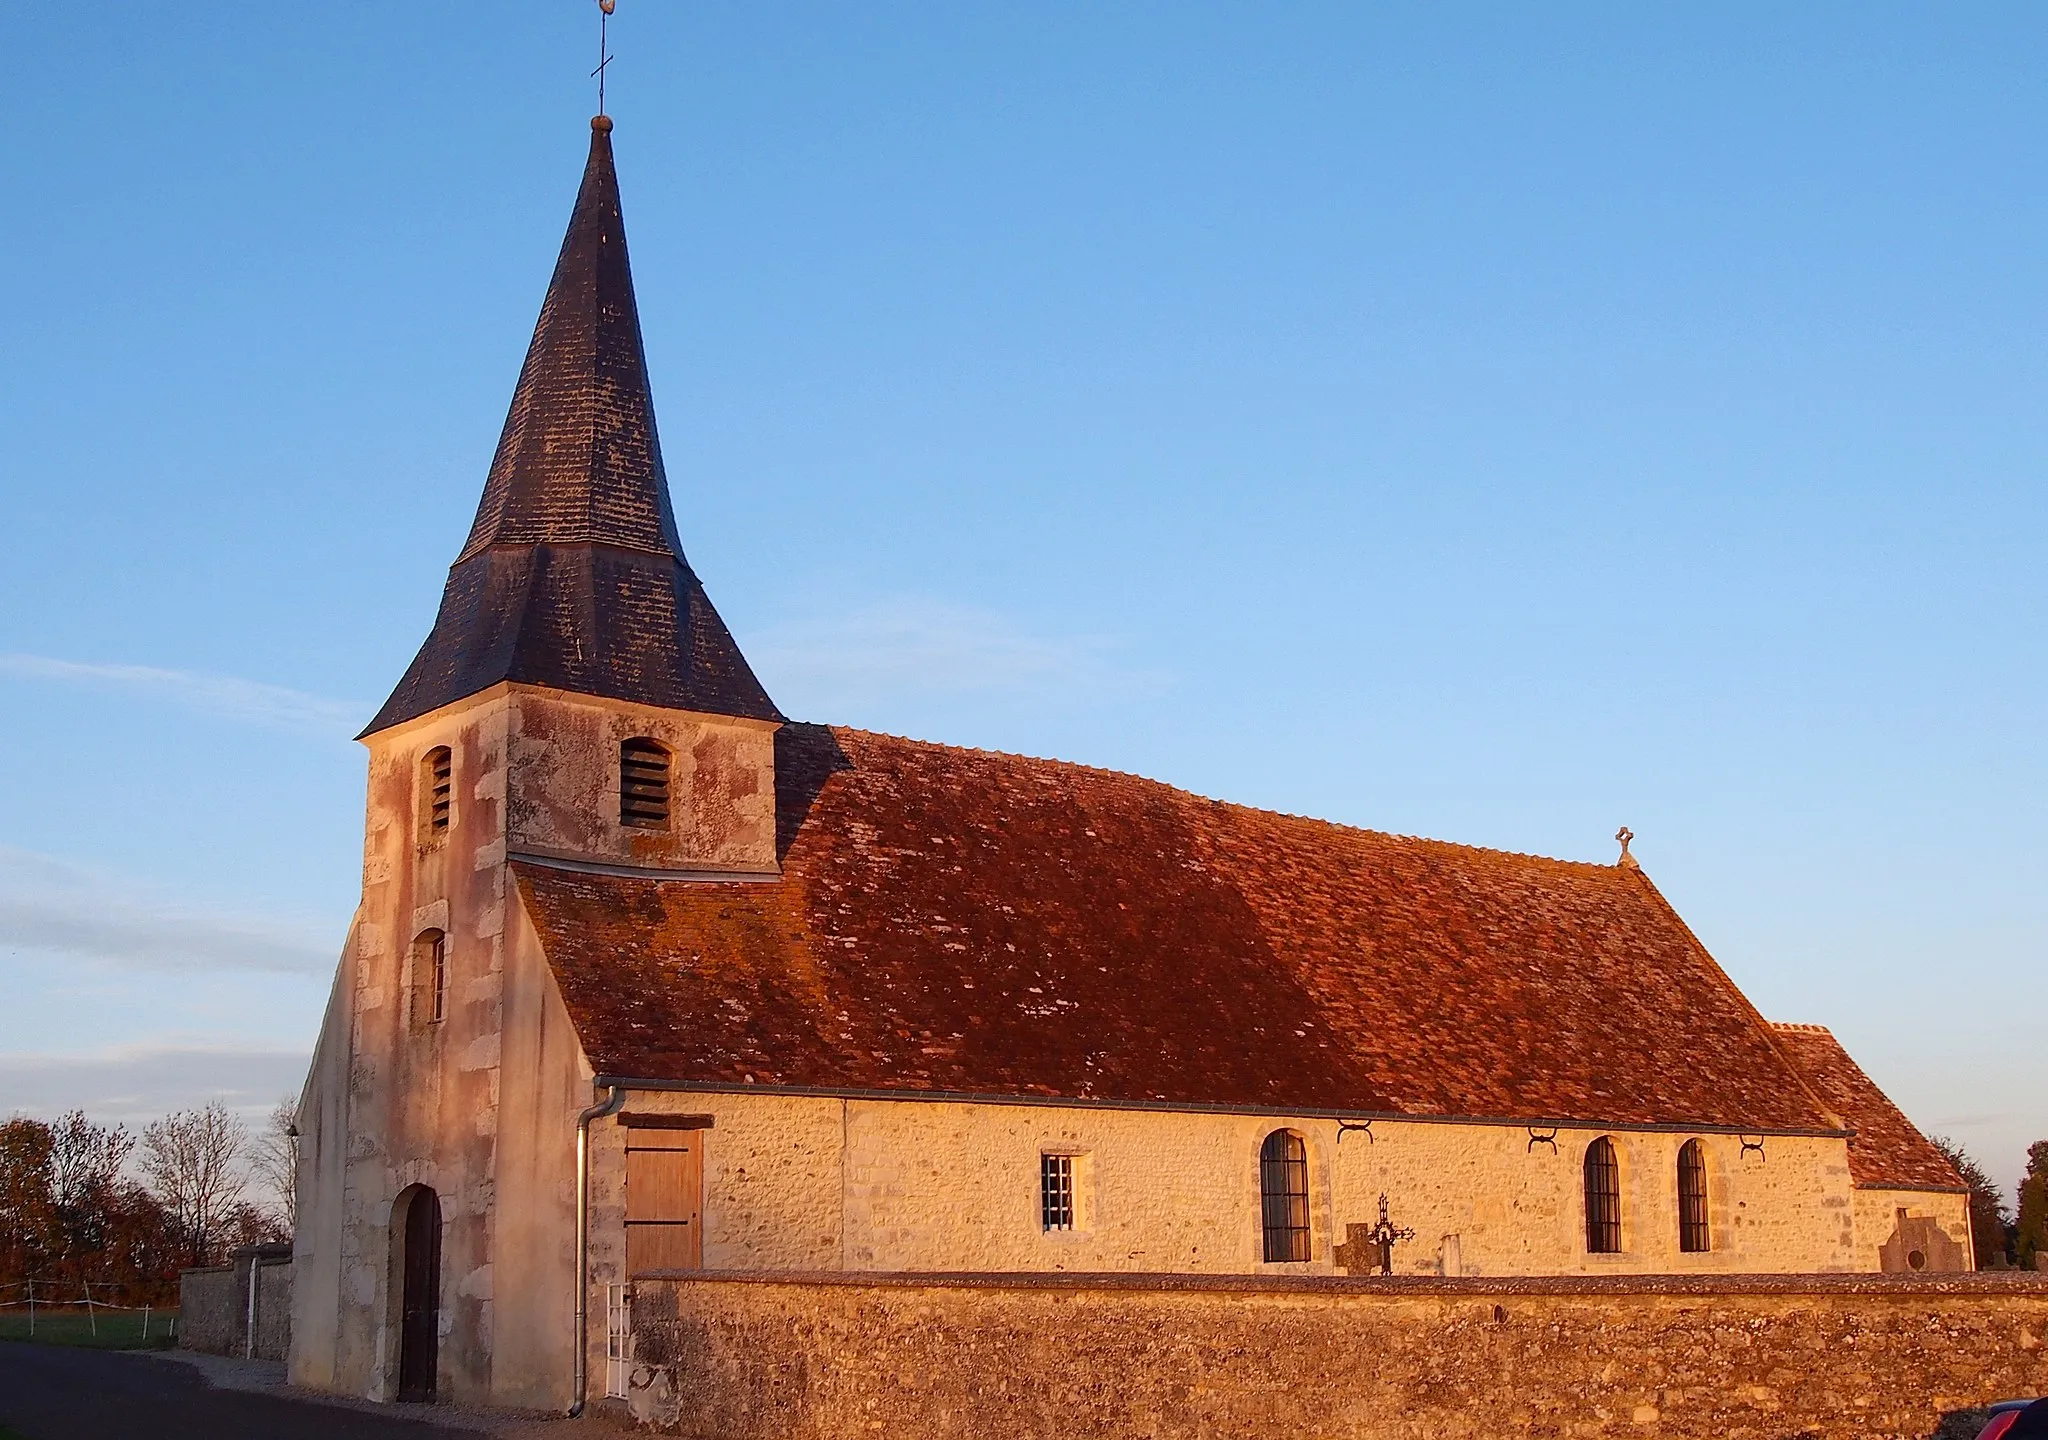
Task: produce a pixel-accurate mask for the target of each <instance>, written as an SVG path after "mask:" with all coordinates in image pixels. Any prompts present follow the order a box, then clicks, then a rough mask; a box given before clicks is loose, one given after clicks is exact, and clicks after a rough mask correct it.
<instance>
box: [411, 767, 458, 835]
mask: <svg viewBox="0 0 2048 1440" xmlns="http://www.w3.org/2000/svg"><path fill="white" fill-rule="evenodd" d="M454 782H455V756H454V754H453V753H452V752H451V751H450V750H449V749H448V747H447V746H446V745H436V746H435V747H434V748H433V749H431V750H429V751H428V752H427V753H426V754H424V755H422V756H421V757H420V841H421V843H422V844H426V845H434V844H438V843H440V841H441V840H442V838H443V837H444V836H446V835H447V833H448V821H449V818H450V817H451V816H452V815H453V813H454V799H455V783H454Z"/></svg>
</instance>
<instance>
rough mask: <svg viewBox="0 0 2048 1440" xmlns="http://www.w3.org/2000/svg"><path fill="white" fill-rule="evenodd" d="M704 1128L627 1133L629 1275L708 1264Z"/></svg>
mask: <svg viewBox="0 0 2048 1440" xmlns="http://www.w3.org/2000/svg"><path fill="white" fill-rule="evenodd" d="M703 1136H704V1132H703V1131H702V1130H652V1129H633V1130H628V1131H627V1132H626V1274H627V1276H628V1277H632V1276H637V1275H645V1274H648V1273H649V1272H651V1271H658V1270H696V1269H700V1268H702V1266H703V1264H704V1216H703V1191H704V1151H703Z"/></svg>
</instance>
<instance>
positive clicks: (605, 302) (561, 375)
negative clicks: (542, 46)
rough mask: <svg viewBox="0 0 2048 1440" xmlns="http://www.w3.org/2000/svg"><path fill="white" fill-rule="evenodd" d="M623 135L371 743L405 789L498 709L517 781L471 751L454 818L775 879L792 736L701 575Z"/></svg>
mask: <svg viewBox="0 0 2048 1440" xmlns="http://www.w3.org/2000/svg"><path fill="white" fill-rule="evenodd" d="M611 134H612V122H611V120H610V118H609V117H607V116H603V115H600V116H598V117H597V118H595V119H594V120H592V121H591V136H590V159H589V163H588V164H587V165H586V166H585V167H584V171H583V183H582V186H581V188H580V189H579V190H578V192H577V196H576V206H575V210H574V212H573V213H572V215H571V216H570V220H569V232H568V235H567V236H566V238H565V239H564V240H563V242H562V252H561V256H560V258H559V259H558V260H557V261H556V263H555V272H554V276H553V278H552V279H551V280H550V282H549V284H548V292H547V298H546V299H545V300H544V301H543V302H542V305H541V311H540V319H539V321H538V323H537V324H536V325H535V326H534V332H533V342H532V344H531V345H530V346H529V347H528V350H527V353H526V363H525V364H524V366H522V367H521V369H520V373H519V383H518V386H517V388H516V389H515V390H514V391H513V394H512V406H511V410H510V413H508V414H507V415H506V417H505V429H504V433H503V435H502V436H501V437H500V439H499V441H498V450H497V454H496V456H495V457H494V458H493V460H492V462H491V469H490V475H489V477H488V478H487V479H486V480H485V482H484V493H483V499H482V501H481V502H480V503H479V504H478V506H477V513H476V521H475V523H474V524H473V525H472V526H471V527H470V532H469V538H468V540H467V542H466V543H465V544H464V545H463V547H462V552H461V554H459V555H458V556H457V557H456V559H455V564H454V566H453V568H451V569H450V571H449V574H448V583H447V588H446V590H445V591H444V593H443V595H442V598H441V609H440V613H439V614H438V615H437V616H436V617H435V620H434V628H433V630H432V632H431V633H430V634H429V635H428V637H427V641H426V643H425V644H424V645H422V646H421V647H420V652H419V654H418V655H417V656H416V657H414V659H413V662H412V664H411V666H410V667H409V668H408V669H407V670H406V672H405V676H404V678H403V679H401V680H400V681H399V682H398V687H397V688H396V689H395V690H393V691H392V694H391V698H390V699H389V700H387V701H385V703H384V707H383V708H382V709H381V710H379V711H378V712H377V716H376V718H375V719H373V720H372V721H371V722H370V725H369V727H368V728H367V729H366V730H365V731H364V732H363V737H362V738H363V739H364V740H365V741H366V742H367V743H368V744H369V746H370V749H371V755H372V762H371V763H372V769H373V772H387V773H388V774H389V775H390V777H391V778H392V779H393V780H396V779H397V777H398V773H399V772H401V771H403V772H406V773H407V774H408V775H411V774H413V773H414V772H416V771H417V768H418V765H419V763H420V761H419V757H420V756H422V755H424V754H425V753H426V752H427V751H428V750H431V749H433V748H435V747H436V746H437V745H440V744H445V743H448V741H449V740H450V739H452V738H453V737H452V736H451V735H449V734H445V733H443V732H445V731H447V730H448V728H449V726H450V725H451V723H453V722H455V721H456V720H457V717H458V716H462V717H467V719H466V722H465V724H464V725H458V726H456V728H457V729H463V728H468V727H471V726H474V725H476V724H477V723H479V722H480V721H482V719H483V717H482V716H481V715H478V714H476V713H475V712H477V711H478V710H479V709H482V710H484V711H487V712H489V713H491V714H492V715H494V716H495V717H496V723H497V724H499V725H501V726H502V727H503V729H504V735H505V747H506V748H505V750H504V753H503V755H502V767H503V768H502V771H496V772H494V771H493V769H492V768H491V767H490V766H489V765H488V764H486V763H485V761H486V757H485V756H484V754H482V753H481V752H478V753H474V754H471V755H470V756H469V757H468V758H469V759H470V760H471V763H470V764H469V765H467V766H465V765H464V763H463V761H464V758H465V752H464V751H463V750H462V749H458V748H456V747H453V746H451V749H453V750H454V752H455V753H454V766H453V770H454V778H453V790H454V794H455V804H454V808H455V810H456V811H457V812H460V811H461V810H462V809H464V808H466V807H465V806H464V804H463V800H464V797H465V796H467V797H468V798H469V800H470V802H471V804H472V805H476V804H481V805H482V806H483V807H484V808H485V809H486V810H487V811H495V812H496V813H494V814H493V815H492V821H491V823H492V828H493V829H494V830H497V831H499V836H498V838H501V839H502V841H503V843H504V847H505V854H506V855H508V856H521V855H524V856H529V857H532V858H536V859H545V860H553V861H556V862H560V863H566V864H575V863H583V864H590V865H598V866H604V867H615V866H624V867H629V868H635V869H642V868H644V869H654V870H674V871H685V872H716V871H732V872H737V873H760V872H771V873H772V872H773V870H774V868H775V855H774V815H773V795H774V771H773V763H774V762H773V743H772V734H773V731H774V729H775V727H776V726H777V725H778V724H779V723H780V721H781V718H782V717H781V716H780V715H779V714H778V713H777V711H776V709H775V704H774V702H773V701H771V700H770V699H769V698H768V695H767V692H766V691H764V690H763V689H762V688H761V684H760V682H759V681H758V680H756V679H755V678H754V672H753V670H752V669H751V668H749V666H748V665H747V662H746V658H745V657H744V656H742V655H741V654H740V651H739V647H738V646H737V645H735V644H734V643H733V639H732V635H731V633H730V632H728V631H727V629H726V628H725V623H724V622H723V621H722V620H720V619H719V617H718V612H717V611H716V610H714V609H713V608H712V605H711V601H710V599H709V597H708V596H706V595H705V593H704V587H703V585H702V584H701V583H700V582H699V581H698V579H697V576H696V574H695V573H694V572H693V571H692V570H691V569H690V565H689V562H688V561H687V560H686V559H685V558H684V556H683V549H682V542H681V540H680V539H679V538H678V535H677V530H676V520H675V511H674V507H673V505H672V503H671V501H670V498H669V490H668V480H667V477H666V475H665V474H664V472H663V469H662V462H661V444H660V440H659V438H658V436H657V433H656V430H655V423H654V403H653V397H652V393H651V390H650V387H649V385H648V379H647V359H646V353H645V350H644V348H643V346H642V344H641V338H640V318H639V310H638V307H637V305H636V304H635V302H634V297H633V276H632V268H631V266H630V264H629V262H628V260H627V255H626V232H625V225H624V222H623V219H622V217H621V213H620V207H619V183H618V175H617V172H616V171H615V169H614V167H613V161H612V142H611ZM493 758H496V757H493ZM479 767H481V768H479ZM494 773H495V774H496V776H497V778H496V779H492V778H490V777H491V776H492V775H493V774H494ZM479 786H481V787H482V788H481V789H479V788H478V787H479ZM375 788H376V787H375V786H374V785H373V790H374V789H375ZM401 808H406V809H410V810H413V811H416V810H417V809H418V806H417V805H416V804H415V805H411V806H409V807H401ZM373 819H374V817H373ZM479 839H481V837H479ZM415 848H417V847H415Z"/></svg>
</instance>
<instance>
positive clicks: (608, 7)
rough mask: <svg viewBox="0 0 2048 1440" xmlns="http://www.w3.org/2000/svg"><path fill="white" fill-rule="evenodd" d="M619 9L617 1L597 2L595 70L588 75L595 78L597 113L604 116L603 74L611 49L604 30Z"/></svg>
mask: <svg viewBox="0 0 2048 1440" xmlns="http://www.w3.org/2000/svg"><path fill="white" fill-rule="evenodd" d="M618 8H619V0H597V68H596V69H595V70H593V71H591V72H590V73H591V74H592V75H595V76H596V77H597V113H598V114H599V115H603V114H604V72H605V70H606V68H607V67H609V66H610V65H611V63H612V52H611V47H610V45H609V43H608V40H607V37H606V34H605V29H606V27H607V26H609V25H610V24H611V20H612V11H614V10H616V9H618Z"/></svg>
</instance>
